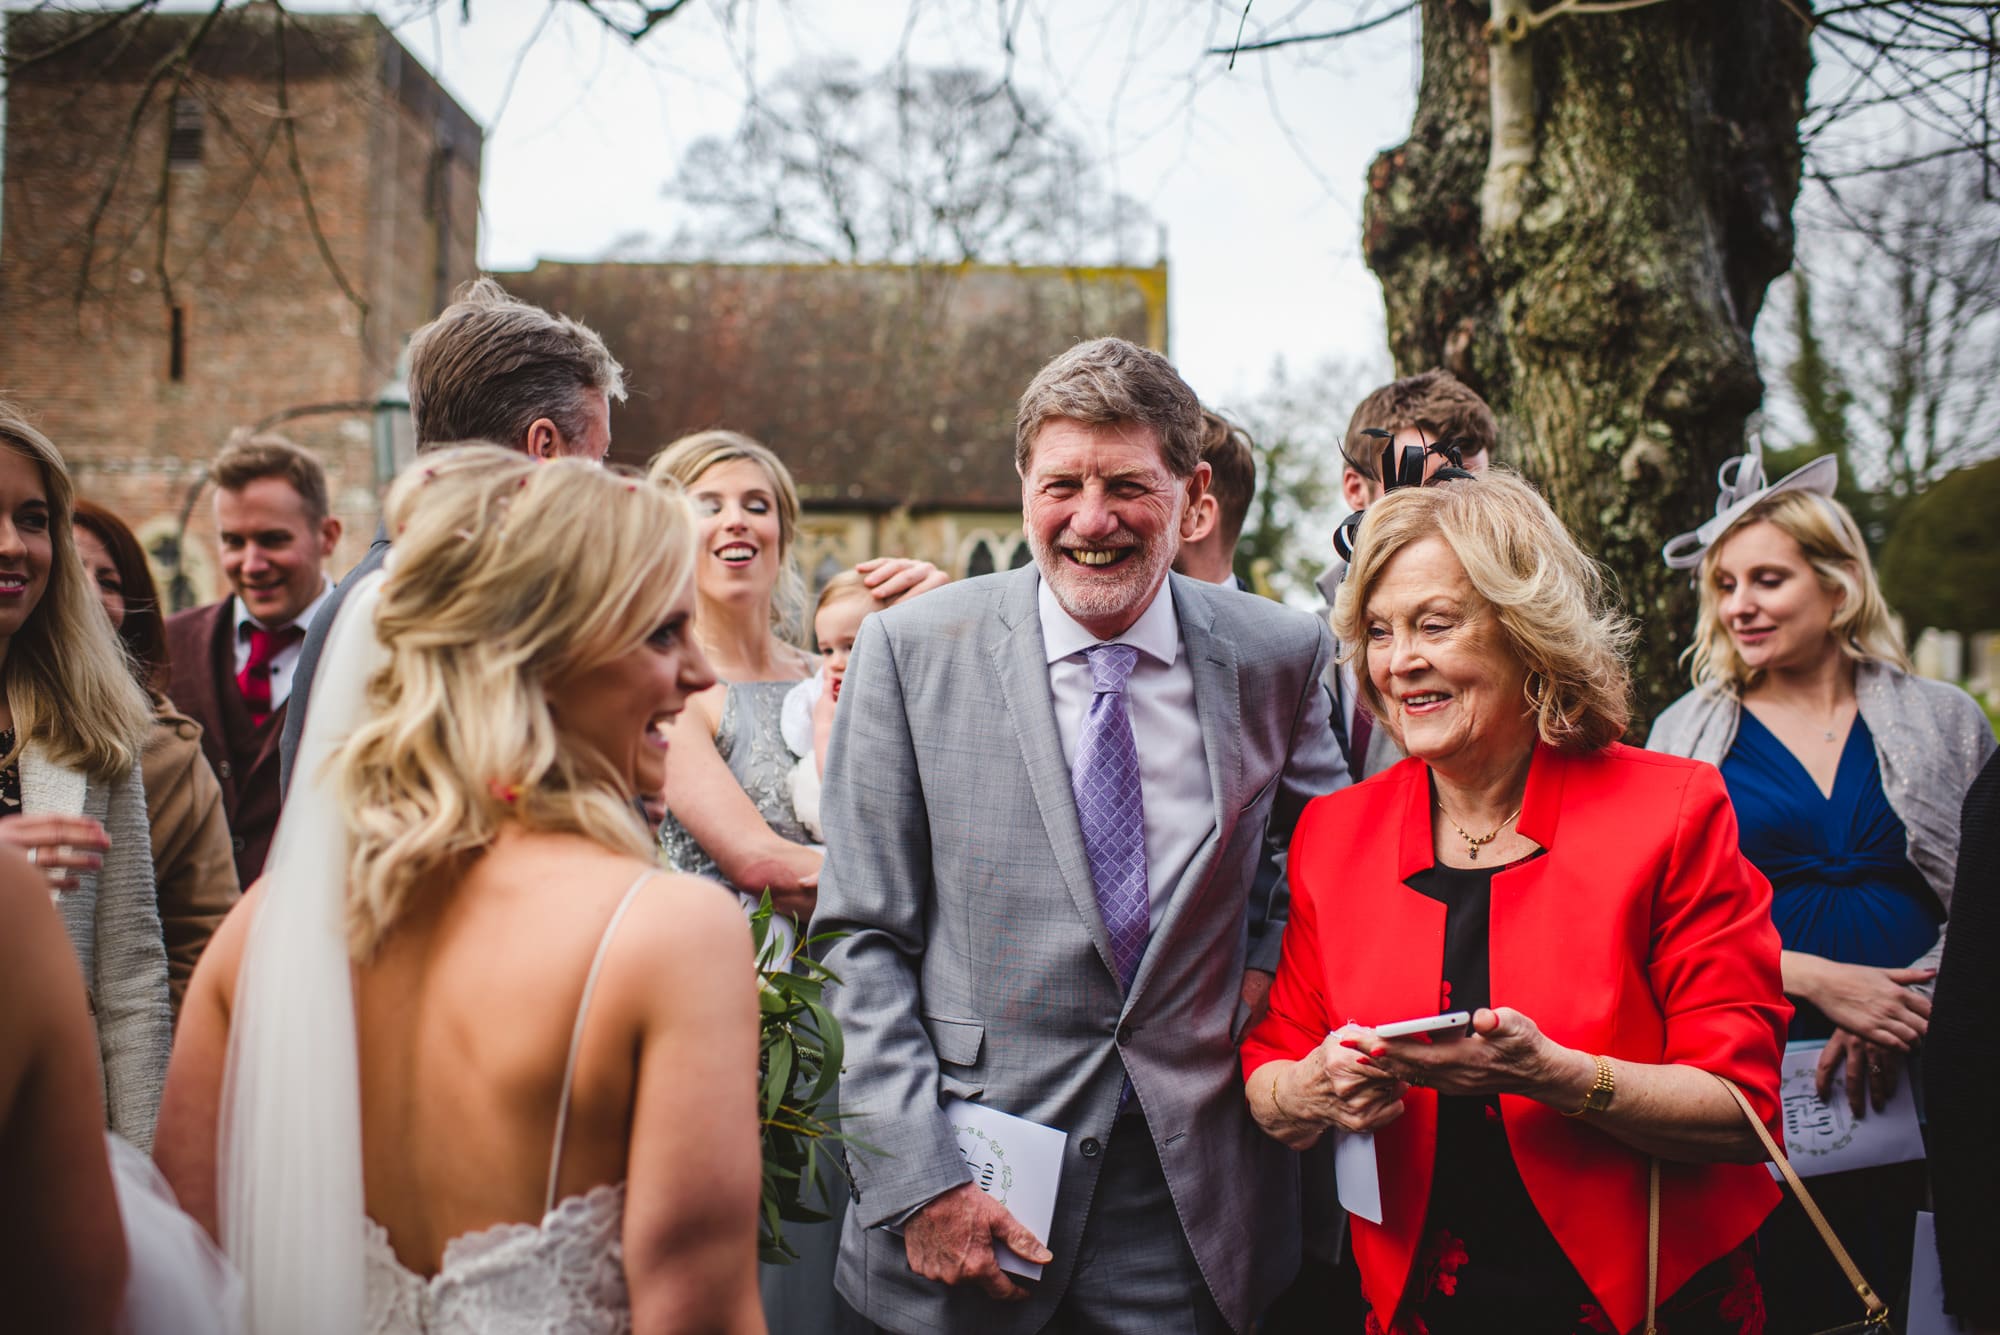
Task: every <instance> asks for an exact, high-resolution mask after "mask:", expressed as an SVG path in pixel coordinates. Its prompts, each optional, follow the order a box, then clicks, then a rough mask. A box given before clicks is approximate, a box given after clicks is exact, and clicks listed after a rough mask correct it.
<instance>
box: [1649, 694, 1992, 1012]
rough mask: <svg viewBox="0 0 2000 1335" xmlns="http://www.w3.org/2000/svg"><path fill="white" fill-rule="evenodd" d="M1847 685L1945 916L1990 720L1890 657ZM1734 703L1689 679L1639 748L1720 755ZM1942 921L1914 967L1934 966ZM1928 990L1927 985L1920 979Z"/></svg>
mask: <svg viewBox="0 0 2000 1335" xmlns="http://www.w3.org/2000/svg"><path fill="white" fill-rule="evenodd" d="M1854 694H1855V698H1856V701H1857V703H1858V704H1859V706H1860V711H1861V717H1862V720H1863V721H1864V722H1866V723H1867V724H1868V731H1869V732H1870V733H1871V734H1873V736H1874V739H1875V761H1876V764H1878V765H1879V766H1880V767H1881V769H1882V793H1883V795H1884V796H1885V797H1887V798H1888V799H1889V806H1890V809H1892V810H1893V811H1894V812H1895V813H1896V815H1897V816H1898V817H1900V818H1901V819H1902V822H1903V829H1904V831H1905V832H1906V833H1907V835H1908V837H1909V850H1908V851H1909V858H1910V862H1911V863H1912V865H1914V866H1915V867H1916V869H1917V870H1918V871H1919V872H1921V873H1923V877H1924V880H1925V881H1926V882H1928V883H1929V885H1930V887H1931V890H1932V891H1933V892H1935V893H1936V895H1937V897H1938V903H1940V904H1942V905H1944V911H1945V916H1946V918H1947V920H1948V919H1949V918H1950V916H1951V886H1952V878H1953V877H1954V876H1955V875H1957V867H1958V815H1959V807H1960V806H1961V805H1962V804H1963V803H1964V801H1965V793H1966V790H1967V789H1968V788H1970V787H1971V786H1972V781H1973V779H1974V778H1976V777H1977V776H1978V774H1979V770H1980V767H1981V766H1983V765H1985V763H1986V758H1987V757H1988V756H1990V755H1992V754H1993V750H1994V746H1995V743H1994V740H1993V728H1992V725H1991V724H1989V723H1988V722H1987V721H1986V714H1985V712H1984V711H1983V710H1981V709H1980V707H1979V705H1978V703H1977V702H1976V701H1974V700H1973V698H1972V697H1971V696H1969V695H1967V694H1966V693H1965V692H1964V691H1961V690H1960V689H1958V687H1956V686H1953V685H1951V684H1949V683H1947V682H1942V681H1932V680H1930V679H1929V678H1926V677H1919V676H1915V675H1913V674H1911V673H1908V672H1905V671H1903V670H1902V669H1901V668H1899V667H1896V666H1894V665H1893V664H1889V663H1877V662H1863V663H1858V664H1856V665H1855V672H1854ZM1742 711H1743V706H1742V703H1741V702H1740V701H1738V700H1737V698H1736V697H1735V696H1733V695H1729V694H1726V693H1724V692H1722V691H1720V690H1716V689H1714V688H1712V687H1696V688H1695V689H1694V690H1692V691H1689V692H1688V693H1687V694H1686V695H1684V696H1682V697H1681V698H1680V699H1678V700H1676V701H1674V703H1673V704H1671V705H1669V706H1668V707H1667V711H1666V712H1665V713H1664V714H1661V715H1660V717H1659V718H1658V719H1657V720H1655V721H1654V723H1653V730H1652V732H1651V733H1650V734H1649V735H1648V736H1647V738H1646V748H1647V749H1648V750H1650V751H1662V752H1665V753H1666V754H1668V755H1675V756H1688V757H1691V758H1693V759H1695V760H1705V761H1707V762H1708V763H1709V764H1711V765H1720V764H1721V763H1722V761H1723V758H1724V757H1725V756H1727V755H1728V754H1729V748H1730V747H1731V746H1732V745H1733V744H1734V743H1735V741H1736V727H1737V724H1738V723H1739V722H1740V721H1741V718H1742ZM1944 934H1945V928H1944V927H1942V926H1941V927H1939V928H1938V937H1937V942H1936V944H1934V945H1933V946H1932V947H1931V948H1930V949H1929V950H1928V951H1926V952H1925V953H1924V956H1923V958H1922V959H1919V960H1917V961H1915V963H1914V965H1913V967H1915V968H1920V969H1934V968H1936V967H1937V963H1938V960H1939V959H1940V958H1941V957H1942V956H1943V954H1944ZM1922 990H1924V991H1929V986H1928V985H1925V987H1924V988H1923V989H1922Z"/></svg>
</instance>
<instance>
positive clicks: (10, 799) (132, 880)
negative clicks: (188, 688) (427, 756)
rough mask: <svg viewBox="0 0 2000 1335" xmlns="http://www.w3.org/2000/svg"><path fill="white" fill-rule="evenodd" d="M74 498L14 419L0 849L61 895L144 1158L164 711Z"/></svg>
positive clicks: (6, 486) (2, 648)
mask: <svg viewBox="0 0 2000 1335" xmlns="http://www.w3.org/2000/svg"><path fill="white" fill-rule="evenodd" d="M74 497H75V491H74V488H73V486H72V484H71V481H70V476H69V469H68V468H67V467H66V466H65V465H64V463H63V460H62V456H61V455H59V454H57V453H56V450H55V447H54V446H53V445H51V444H50V443H49V441H48V439H47V437H45V436H43V435H42V434H41V433H40V432H39V431H37V430H35V428H34V427H32V426H30V425H29V424H28V423H27V421H26V420H25V419H24V418H23V417H22V416H21V415H20V414H19V413H18V412H17V411H15V410H14V409H13V408H12V407H11V405H8V404H5V403H0V841H4V842H6V843H10V844H13V845H14V846H16V847H18V848H20V849H22V850H23V851H24V852H25V853H26V854H27V856H28V858H29V860H30V861H31V862H33V863H34V864H35V865H36V866H37V867H38V868H39V869H40V870H41V872H42V874H43V875H44V876H46V877H47V878H48V880H49V884H50V888H51V890H52V891H54V892H55V894H56V895H57V903H58V907H59V908H60V909H61V911H62V917H63V925H64V926H65V927H66V928H67V929H68V932H69V938H70V943H71V945H73V946H74V947H75V948H76V954H77V960H78V962H79V963H80V964H81V965H82V966H83V978H84V986H85V990H86V992H87V994H88V997H89V1001H90V1008H91V1014H92V1017H93V1019H94V1020H95V1021H96V1025H97V1040H98V1054H99V1059H100V1060H101V1062H102V1063H103V1069H104V1087H105V1107H106V1111H107V1114H108V1120H109V1124H110V1127H111V1129H112V1130H113V1131H116V1132H117V1133H118V1134H120V1135H121V1136H123V1137H124V1138H125V1139H126V1140H128V1141H130V1142H131V1143H132V1144H133V1145H135V1146H137V1147H138V1148H139V1149H142V1150H144V1149H147V1148H149V1147H150V1146H151V1144H152V1139H153V1118H154V1116H155V1114H156V1113H157V1111H158V1108H159V1101H160V1089H161V1086H162V1084H163V1083H164V1081H165V1078H166V1069H167V1054H168V1048H169V1045H170V1042H171V1019H170V1015H169V1011H168V1006H167V956H166V948H165V946H164V945H163V943H162V940H161V935H160V914H159V908H158V905H157V902H156V900H155V897H154V890H153V856H152V849H151V838H150V834H149V830H148V826H147V821H146V795H145V791H144V788H143V787H142V784H141V778H140V771H139V764H138V761H139V755H140V750H141V747H142V746H143V744H144V739H145V736H146V732H147V730H148V728H149V727H150V726H151V710H150V709H149V708H148V707H147V704H146V697H145V695H144V694H143V693H142V692H141V691H140V690H139V687H138V685H137V684H136V683H135V682H134V681H133V680H132V676H131V674H130V673H129V672H128V671H127V670H126V668H125V662H124V656H123V653H122V652H121V651H120V649H119V648H118V644H117V641H116V639H115V638H114V637H113V635H112V631H111V625H110V623H109V622H108V621H107V620H105V618H104V614H103V612H102V611H101V610H100V609H99V608H98V607H97V606H96V603H97V598H96V596H95V594H94V593H93V592H92V591H91V589H90V587H89V585H88V583H87V581H86V577H85V575H84V573H83V566H82V564H81V562H80V561H79V560H78V559H77V554H76V544H75V540H74V538H73V536H72V533H71V529H70V516H71V510H72V508H73V503H74Z"/></svg>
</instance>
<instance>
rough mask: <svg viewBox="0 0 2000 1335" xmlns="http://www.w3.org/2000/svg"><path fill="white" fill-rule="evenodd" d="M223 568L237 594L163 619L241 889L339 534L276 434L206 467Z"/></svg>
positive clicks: (303, 458) (272, 793) (268, 810)
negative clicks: (218, 797) (218, 792)
mask: <svg viewBox="0 0 2000 1335" xmlns="http://www.w3.org/2000/svg"><path fill="white" fill-rule="evenodd" d="M209 476H210V477H211V479H212V480H213V481H214V483H215V529H216V541H217V545H218V547H219V548H220V553H221V561H222V573H223V575H224V576H226V577H227V578H228V580H229V586H230V588H231V589H232V590H234V592H233V593H232V594H231V595H230V596H229V597H228V598H225V599H223V600H222V601H221V602H218V603H210V604H209V605H208V606H206V607H197V608H194V609H192V610H190V611H186V612H180V613H177V614H175V615H174V616H171V617H169V618H167V647H168V654H169V659H170V666H171V675H170V678H169V682H168V686H167V694H168V695H169V696H170V697H171V698H172V700H173V702H174V703H175V704H176V705H178V706H179V707H180V708H181V710H183V711H184V712H185V713H186V714H187V715H188V716H189V717H190V718H193V719H194V720H195V721H196V722H197V723H199V724H201V727H202V737H201V748H202V751H203V753H204V754H206V755H207V757H208V763H209V764H210V765H211V766H212V767H213V768H214V770H215V777H216V779H217V781H219V782H220V783H221V785H222V804H223V811H224V814H225V815H226V816H227V818H228V821H229V831H230V834H231V836H232V837H231V841H230V842H231V846H232V847H233V848H234V850H235V854H236V875H237V878H238V881H239V883H240V884H242V885H243V886H245V887H247V886H249V885H250V883H251V882H253V881H255V880H256V879H257V874H258V873H259V872H260V871H262V870H263V867H264V855H265V853H266V852H267V851H268V850H269V848H270V844H271V834H272V831H273V830H275V829H276V827H277V823H278V741H279V736H280V733H281V732H282V730H283V728H284V720H285V714H286V710H287V707H288V706H289V704H290V699H291V694H292V683H293V677H294V673H295V671H296V669H297V666H298V663H299V656H300V649H301V646H302V645H303V642H304V640H305V635H306V627H307V626H308V625H310V624H311V622H312V617H313V614H314V613H315V612H316V611H317V610H318V609H319V607H320V606H321V604H323V603H324V602H325V601H326V600H327V598H328V596H329V595H330V593H331V590H332V584H331V581H329V580H328V579H327V575H326V562H327V560H328V558H330V557H331V556H332V555H333V549H334V547H335V545H336V544H337V543H339V541H340V521H339V520H338V519H336V518H334V517H333V516H332V515H331V514H329V513H328V504H327V486H326V470H325V469H324V468H322V467H321V466H320V462H319V460H318V459H317V458H315V457H314V456H313V455H312V454H311V453H310V452H309V451H307V450H304V449H301V448H300V447H299V446H297V445H294V444H293V443H292V442H291V441H289V440H286V439H284V438H283V437H282V436H273V435H259V436H248V437H244V438H241V439H238V440H234V441H231V442H230V444H229V445H228V446H226V447H225V448H224V449H223V451H222V453H221V454H219V455H217V456H216V459H215V462H214V463H213V464H212V465H210V468H209Z"/></svg>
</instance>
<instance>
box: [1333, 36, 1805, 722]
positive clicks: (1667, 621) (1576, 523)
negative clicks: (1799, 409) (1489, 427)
mask: <svg viewBox="0 0 2000 1335" xmlns="http://www.w3.org/2000/svg"><path fill="white" fill-rule="evenodd" d="M1793 3H1798V0H1793ZM1791 7H1792V6H1791V4H1788V3H1786V2H1785V0H1666V2H1665V3H1662V4H1658V5H1655V6H1652V7H1648V8H1643V9H1637V10H1632V11H1627V12H1623V13H1612V14H1592V13H1567V14H1560V15H1554V14H1537V13H1535V10H1536V9H1541V10H1548V9H1549V8H1550V5H1549V4H1548V2H1547V0H1542V3H1540V4H1539V5H1536V6H1531V5H1530V4H1529V0H1493V4H1492V14H1491V18H1492V20H1493V23H1492V24H1491V25H1490V26H1489V22H1488V20H1489V15H1488V13H1487V8H1486V6H1484V5H1476V4H1474V3H1472V0H1425V2H1424V7H1423V81H1422V86H1421V89H1420V91H1419V96H1418V103H1417V114H1416V119H1415V122H1414V124H1413V125H1412V126H1411V132H1410V139H1409V142H1408V143H1406V144H1403V145H1402V146H1401V147H1399V148H1395V149H1391V150H1389V151H1388V152H1385V153H1383V154H1382V155H1381V156H1380V157H1378V158H1377V159H1376V160H1375V163H1374V165H1373V167H1372V169H1371V173H1370V179H1369V194H1368V205H1367V218H1366V235H1365V246H1366V252H1367V256H1368V263H1369V266H1370V267H1371V268H1372V269H1374V271H1375V273H1376V275H1377V276H1378V277H1379V278H1380V279H1381V281H1382V291H1383V297H1384V300H1385V302H1386V304H1387V307H1388V324H1389V339H1390V347H1391V350H1392V351H1393V353H1394V355H1395V359H1396V366H1397V370H1398V373H1399V374H1403V375H1409V374H1414V373H1415V372H1418V371H1422V370H1425V369H1427V368H1429V367H1432V366H1444V367H1447V368H1449V369H1450V370H1451V371H1452V372H1453V373H1454V374H1456V375H1458V376H1459V377H1460V378H1461V379H1463V380H1465V381H1466V382H1467V383H1468V384H1470V385H1472V386H1473V387H1474V388H1476V389H1477V390H1478V391H1479V392H1480V393H1482V394H1483V395H1485V396H1486V398H1487V400H1488V401H1489V402H1490V403H1491V404H1492V405H1493V408H1494V410H1495V411H1496V412H1497V413H1498V414H1499V416H1500V420H1501V440H1500V450H1499V455H1500V458H1501V460H1502V461H1504V462H1507V463H1511V464H1514V465H1516V466H1518V467H1520V468H1521V469H1522V470H1523V471H1525V472H1526V473H1527V474H1528V475H1529V476H1530V477H1532V478H1533V479H1534V480H1535V481H1536V482H1537V483H1539V484H1540V485H1541V487H1542V488H1543V490H1544V492H1545V493H1546V494H1547V495H1548V496H1549V497H1550V499H1551V500H1552V501H1553V503H1554V504H1555V506H1556V509H1557V510H1558V511H1559V512H1560V513H1561V515H1562V516H1563V518H1564V520H1565V521H1566V522H1567V523H1568V524H1569V525H1570V528H1571V531H1572V532H1574V533H1575V534H1576V536H1577V538H1578V540H1579V541H1580V542H1582V543H1583V545H1584V547H1585V549H1586V550H1588V551H1590V552H1593V553H1594V554H1596V555H1597V556H1598V557H1599V559H1601V560H1602V561H1603V562H1604V564H1605V565H1606V566H1607V567H1609V569H1610V571H1611V573H1612V575H1613V576H1614V577H1615V579H1616V581H1617V583H1618V587H1619V590H1620V597H1621V599H1622V600H1623V602H1624V605H1625V607H1626V608H1627V609H1628V610H1629V611H1630V612H1631V614H1632V615H1633V616H1635V617H1637V618H1638V619H1639V620H1640V621H1641V623H1642V624H1643V626H1644V628H1645V635H1644V637H1643V639H1642V641H1641V643H1640V646H1639V648H1638V651H1637V654H1636V660H1635V662H1634V665H1633V667H1634V676H1635V678H1636V681H1637V685H1638V705H1639V719H1640V720H1641V722H1642V723H1643V722H1644V721H1646V720H1650V719H1651V717H1652V716H1653V715H1654V714H1655V713H1657V712H1658V710H1659V708H1660V707H1661V706H1662V705H1664V704H1665V703H1667V702H1668V701H1670V700H1672V699H1673V698H1674V697H1675V696H1676V695H1678V694H1679V693H1680V692H1681V691H1682V690H1683V689H1685V686H1686V675H1685V672H1684V670H1683V669H1682V668H1681V667H1680V666H1679V664H1678V662H1677V660H1678V656H1679V654H1680V651H1681V649H1682V648H1683V647H1685V645H1686V643H1687V640H1688V636H1689V633H1690V632H1691V630H1692V627H1693V623H1694V597H1693V593H1692V591H1691V589H1690V587H1689V584H1688V580H1687V577H1686V576H1685V575H1684V574H1674V573H1672V572H1669V571H1668V570H1667V569H1666V567H1665V566H1664V565H1663V564H1662V563H1661V561H1660V546H1661V544H1662V543H1663V542H1665V541H1666V539H1667V538H1669V537H1671V536H1672V535H1673V534H1675V533H1678V532H1681V531H1682V530H1684V529H1688V528H1692V527H1693V526H1694V525H1695V524H1696V523H1698V522H1699V521H1700V520H1701V519H1702V518H1703V517H1705V516H1706V515H1707V514H1709V513H1711V512H1712V511H1711V507H1712V506H1713V504H1714V499H1715V472H1716V469H1717V468H1718V467H1719V466H1720V464H1721V462H1722V461H1723V459H1725V458H1727V457H1728V456H1729V455H1731V454H1734V453H1737V452H1739V451H1740V450H1741V449H1742V448H1743V441H1744V434H1743V427H1744V422H1745V419H1746V418H1747V417H1748V415H1749V414H1750V413H1751V412H1752V411H1753V410H1754V409H1755V408H1756V407H1757V405H1758V403H1759V401H1760V399H1761V397H1762V393H1763V385H1762V382H1761V381H1760V380H1759V378H1758V375H1757V368H1756V362H1755V359H1754V356H1753V354H1752V352H1751V347H1750V329H1751V326H1752V324H1754V323H1755V321H1756V318H1757V311H1758V308H1759V307H1760V306H1761V305H1762V303H1763V298H1764V290H1765V288H1766V286H1767V285H1768V284H1769V283H1770V282H1771V280H1772V279H1773V278H1775V277H1777V276H1778V275H1779V274H1781V273H1783V272H1784V270H1785V269H1786V268H1787V267H1788V266H1789V265H1790V263H1791V257H1792V228H1791V209H1792V201H1793V199H1794V198H1795V196H1796V195H1797V193H1798V183H1799V158H1800V147H1799V141H1798V124H1799V118H1800V114H1801V112H1802V110H1803V107H1804V103H1805V84H1806V74H1807V71H1808V69H1809V66H1810V58H1809V55H1808V36H1809V35H1808V33H1807V31H1806V28H1805V24H1804V23H1803V22H1801V20H1800V18H1799V17H1798V15H1797V14H1795V13H1793V12H1791ZM1800 7H1801V8H1804V6H1803V5H1801V6H1800ZM1511 25H1519V26H1518V27H1512V30H1513V31H1515V32H1517V33H1518V34H1519V35H1518V37H1517V39H1515V40H1509V39H1508V38H1507V37H1506V36H1505V34H1504V32H1495V38H1494V40H1493V41H1492V42H1491V43H1489V40H1488V33H1489V31H1495V30H1496V29H1508V28H1509V27H1510V26H1511ZM1496 89H1497V90H1498V95H1497V96H1496V95H1495V90H1496ZM1496 117H1497V123H1498V124H1499V125H1500V138H1501V149H1500V151H1499V152H1498V153H1495V152H1494V151H1493V126H1494V125H1495V124H1496ZM1637 735H1638V731H1637V730H1635V734H1634V736H1635V739H1636V737H1637Z"/></svg>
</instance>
